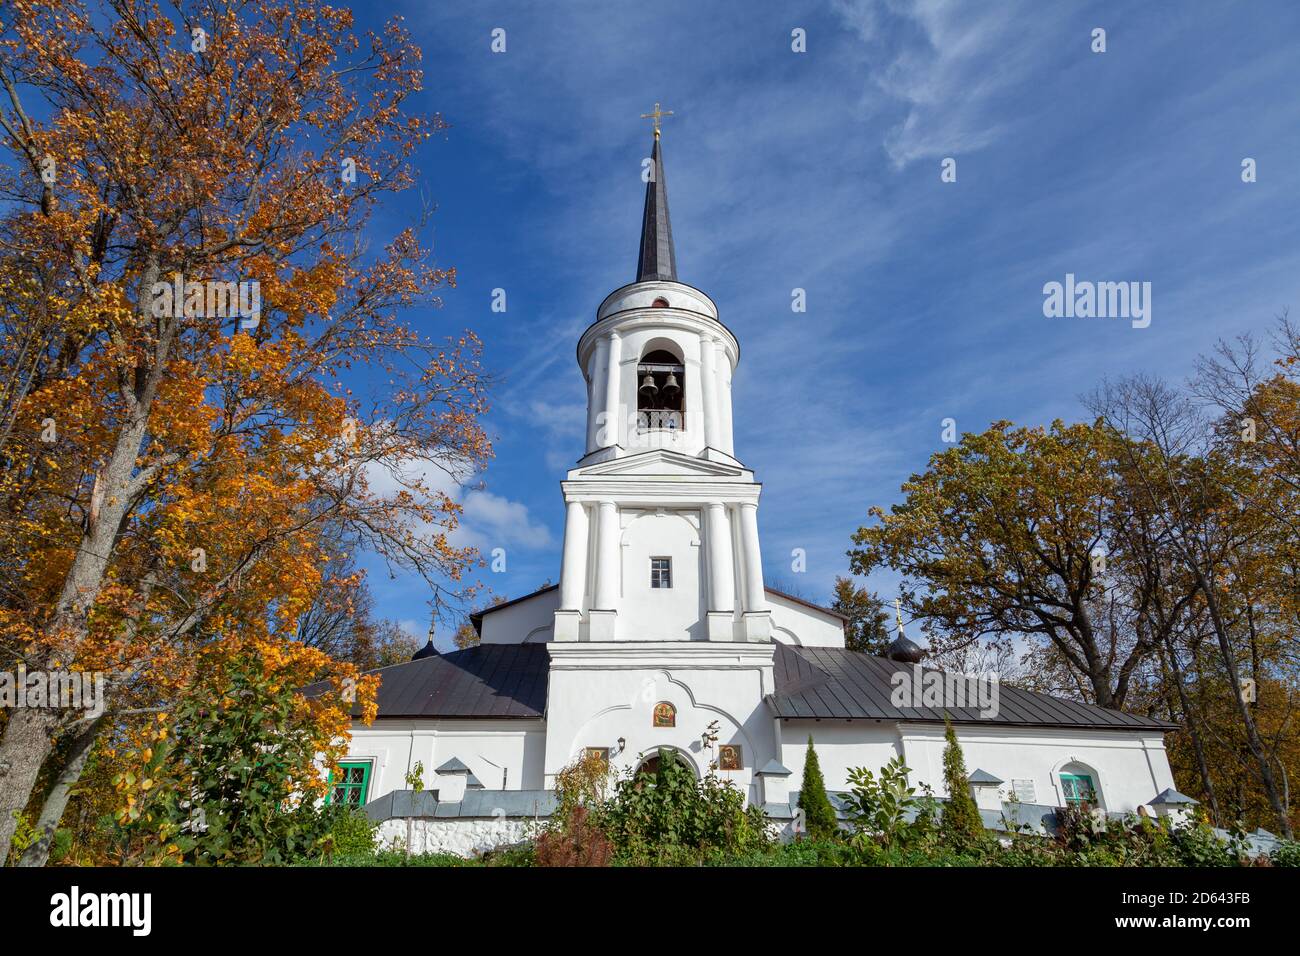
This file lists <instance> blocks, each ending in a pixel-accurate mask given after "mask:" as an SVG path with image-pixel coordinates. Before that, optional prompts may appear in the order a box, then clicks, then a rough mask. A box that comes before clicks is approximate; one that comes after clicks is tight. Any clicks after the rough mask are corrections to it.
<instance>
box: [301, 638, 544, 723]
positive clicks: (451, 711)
mask: <svg viewBox="0 0 1300 956" xmlns="http://www.w3.org/2000/svg"><path fill="white" fill-rule="evenodd" d="M549 668H550V655H549V654H548V653H547V651H546V647H545V645H542V644H479V645H478V646H476V647H467V648H466V649H465V650H463V651H453V652H451V653H450V654H441V655H438V656H435V657H426V658H423V659H422V660H418V661H408V662H407V663H405V664H394V665H393V666H391V667H381V668H380V669H379V670H377V671H371V672H370V673H372V674H375V675H377V676H378V677H379V678H380V679H381V683H380V685H379V694H378V699H379V716H380V717H481V718H483V717H486V718H493V717H497V718H520V717H523V718H538V717H543V716H545V714H546V681H547V674H548V671H549ZM324 689H325V685H322V684H313V685H312V686H311V687H308V688H305V689H304V691H303V692H304V693H305V694H306V695H307V696H309V697H310V696H312V695H313V693H321V692H323V691H324ZM359 714H360V709H359V708H358V709H355V710H353V715H354V716H359Z"/></svg>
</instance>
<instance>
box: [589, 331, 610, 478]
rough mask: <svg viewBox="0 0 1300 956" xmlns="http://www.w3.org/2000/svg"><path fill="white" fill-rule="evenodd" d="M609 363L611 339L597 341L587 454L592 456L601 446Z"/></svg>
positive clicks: (592, 369)
mask: <svg viewBox="0 0 1300 956" xmlns="http://www.w3.org/2000/svg"><path fill="white" fill-rule="evenodd" d="M608 362H609V339H597V340H596V355H595V358H594V359H593V360H592V363H591V404H590V407H589V408H588V409H587V452H588V454H590V453H591V452H593V451H595V450H596V449H597V448H603V447H604V446H603V445H602V444H601V434H600V430H601V427H602V426H601V424H600V413H601V412H603V411H604V410H605V379H606V378H607V377H608V376H607V375H606V374H605V367H606V365H607V364H608Z"/></svg>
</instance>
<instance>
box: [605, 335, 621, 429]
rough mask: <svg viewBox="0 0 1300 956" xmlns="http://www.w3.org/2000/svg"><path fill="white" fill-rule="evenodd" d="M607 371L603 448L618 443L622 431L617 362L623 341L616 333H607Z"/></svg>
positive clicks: (619, 358)
mask: <svg viewBox="0 0 1300 956" xmlns="http://www.w3.org/2000/svg"><path fill="white" fill-rule="evenodd" d="M608 349H609V352H608V359H607V363H608V366H607V370H606V372H605V444H604V447H609V446H610V445H617V444H618V443H619V434H620V433H621V431H622V423H621V422H620V421H619V419H620V417H621V412H620V409H619V398H620V397H621V395H622V389H621V388H620V382H619V376H620V371H621V370H620V369H619V362H620V361H622V359H623V339H622V336H620V335H619V334H618V333H617V332H610V333H609V346H608Z"/></svg>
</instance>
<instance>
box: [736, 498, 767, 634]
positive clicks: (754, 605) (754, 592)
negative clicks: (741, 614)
mask: <svg viewBox="0 0 1300 956" xmlns="http://www.w3.org/2000/svg"><path fill="white" fill-rule="evenodd" d="M740 536H741V542H742V547H743V548H744V552H745V610H746V611H748V612H751V613H753V612H758V611H766V610H767V592H766V591H764V590H763V556H762V552H761V551H760V549H759V545H758V505H757V504H756V503H754V502H752V501H746V502H745V503H744V504H742V505H741V506H740Z"/></svg>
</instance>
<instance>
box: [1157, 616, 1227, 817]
mask: <svg viewBox="0 0 1300 956" xmlns="http://www.w3.org/2000/svg"><path fill="white" fill-rule="evenodd" d="M1166 641H1167V643H1168V644H1169V666H1170V668H1171V669H1172V670H1173V682H1174V684H1175V686H1177V688H1178V701H1179V705H1180V706H1181V707H1182V711H1183V724H1184V725H1185V726H1186V727H1187V733H1188V736H1190V737H1191V738H1192V752H1193V753H1194V754H1195V755H1196V769H1197V771H1198V772H1199V773H1200V775H1201V789H1202V790H1203V791H1204V793H1205V801H1206V803H1208V804H1209V805H1210V817H1211V819H1212V820H1213V821H1214V825H1215V826H1223V814H1221V813H1220V812H1219V798H1218V796H1217V795H1216V794H1215V792H1214V781H1213V780H1212V779H1211V778H1210V765H1209V763H1207V762H1206V759H1205V745H1204V744H1203V743H1202V742H1201V734H1200V732H1199V731H1198V730H1197V729H1196V720H1195V718H1193V717H1192V706H1191V701H1190V700H1188V699H1187V688H1186V687H1184V686H1183V669H1182V665H1180V664H1179V663H1178V652H1177V651H1176V650H1175V649H1174V647H1173V642H1172V641H1170V640H1169V639H1168V638H1166Z"/></svg>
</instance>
